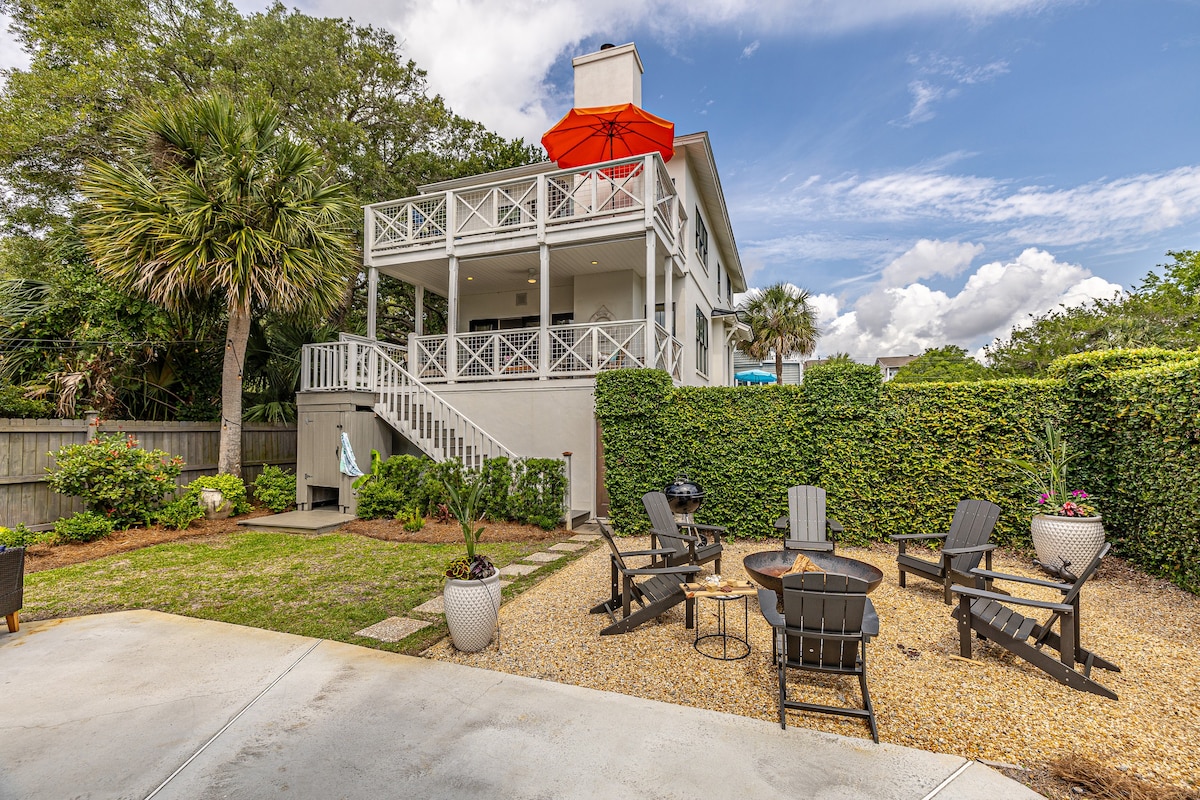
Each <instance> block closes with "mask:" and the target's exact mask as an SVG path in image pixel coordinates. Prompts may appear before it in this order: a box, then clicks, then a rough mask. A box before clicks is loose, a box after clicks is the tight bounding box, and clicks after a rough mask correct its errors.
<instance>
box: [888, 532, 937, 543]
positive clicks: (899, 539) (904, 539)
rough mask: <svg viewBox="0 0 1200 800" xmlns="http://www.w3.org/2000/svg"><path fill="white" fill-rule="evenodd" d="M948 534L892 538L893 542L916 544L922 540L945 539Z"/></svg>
mask: <svg viewBox="0 0 1200 800" xmlns="http://www.w3.org/2000/svg"><path fill="white" fill-rule="evenodd" d="M947 536H949V534H947V533H902V534H899V535H898V536H893V537H891V539H892V541H893V542H915V541H918V540H920V539H945V538H946V537H947Z"/></svg>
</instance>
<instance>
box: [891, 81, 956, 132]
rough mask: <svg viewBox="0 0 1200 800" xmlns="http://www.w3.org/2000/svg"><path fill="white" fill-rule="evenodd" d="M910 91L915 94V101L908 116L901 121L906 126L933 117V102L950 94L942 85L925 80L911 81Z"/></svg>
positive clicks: (926, 120)
mask: <svg viewBox="0 0 1200 800" xmlns="http://www.w3.org/2000/svg"><path fill="white" fill-rule="evenodd" d="M908 91H909V93H910V94H912V96H913V103H912V108H910V109H909V110H908V116H907V117H905V118H904V122H902V123H900V124H901V125H903V126H905V127H909V126H912V125H916V124H917V123H919V122H928V121H929V120H931V119H933V104H934V103H936V102H937V101H939V100H941V99H942V98H943V97H946V96H948V94H947V92H946V90H945V89H943V88H942V87H940V86H934V85H932V84H929V83H926V82H925V81H910V82H909V84H908Z"/></svg>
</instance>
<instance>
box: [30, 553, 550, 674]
mask: <svg viewBox="0 0 1200 800" xmlns="http://www.w3.org/2000/svg"><path fill="white" fill-rule="evenodd" d="M547 544H548V543H547V542H529V543H522V542H491V543H487V546H486V548H485V551H484V552H485V553H486V555H488V556H489V557H490V558H491V559H492V560H493V561H494V562H495V564H496V566H497V567H500V566H504V565H505V564H508V563H510V562H512V561H515V560H518V559H520V558H521V557H523V556H525V555H528V554H529V553H533V552H536V551H538V550H541V549H543V548H545V547H546V546H547ZM462 549H463V546H462V544H461V543H458V544H412V543H407V542H404V543H400V542H384V541H379V540H377V539H370V538H367V537H363V536H354V535H349V534H339V533H332V534H327V535H324V536H297V535H295V534H286V533H239V534H231V535H230V536H228V537H226V538H223V539H221V540H219V541H216V542H175V543H171V544H161V545H155V546H153V547H146V548H143V549H141V550H134V551H131V552H128V553H120V554H117V555H112V556H108V557H106V558H101V559H97V560H95V561H88V562H85V563H82V564H75V565H72V566H68V567H61V568H59V569H52V570H45V571H43V572H36V573H33V574H30V575H27V576H26V577H25V608H24V610H23V611H22V617H23V618H24V619H28V620H36V619H47V618H56V617H73V616H80V615H83V614H97V613H102V612H107V611H122V610H129V609H138V608H147V609H153V610H156V611H164V612H167V613H171V614H182V615H184V616H189V617H199V618H201V619H212V620H218V621H221V622H231V623H234V624H237V625H249V626H252V627H255V628H265V629H267V630H273V631H282V632H284V633H295V634H299V635H301V636H313V637H317V638H321V639H331V640H334V641H339V642H348V643H350V644H357V645H365V646H368V647H374V648H376V649H380V650H390V651H392V652H397V653H416V652H419V651H420V650H423V649H424V648H425V647H427V646H428V645H429V644H430V643H431V642H433V641H434V640H436V639H438V638H440V637H441V636H444V635H445V634H446V625H445V622H444V621H439V622H436V623H435V624H434V625H432V626H430V627H429V628H426V629H425V630H423V631H419V632H418V633H416V634H413V635H412V636H410V637H408V638H406V639H404V640H402V641H400V642H395V643H388V642H380V641H379V640H377V639H369V638H365V637H361V636H355V635H354V632H355V631H357V630H362V629H363V628H365V627H367V626H369V625H373V624H375V623H376V622H379V621H380V620H382V619H385V618H387V617H395V616H405V615H407V614H408V612H409V611H410V610H411V609H412V608H413V607H415V606H418V605H420V604H421V603H423V602H425V601H426V600H429V599H430V598H432V597H434V596H436V595H437V594H439V593H440V592H441V589H442V584H443V582H444V576H443V570H444V569H445V566H446V563H447V562H448V561H450V559H451V558H453V557H454V556H457V555H460V554H461V553H462ZM563 560H564V561H565V560H566V559H563ZM554 566H557V562H556V564H555V565H554ZM514 588H517V587H509V589H514Z"/></svg>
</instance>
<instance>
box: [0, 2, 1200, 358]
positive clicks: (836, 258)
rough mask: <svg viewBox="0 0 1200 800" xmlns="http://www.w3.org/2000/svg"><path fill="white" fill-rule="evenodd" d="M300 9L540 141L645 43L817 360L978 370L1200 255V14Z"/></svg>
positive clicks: (1040, 6)
mask: <svg viewBox="0 0 1200 800" xmlns="http://www.w3.org/2000/svg"><path fill="white" fill-rule="evenodd" d="M238 5H239V7H241V8H242V9H243V10H244V11H250V10H258V9H261V8H263V7H264V6H265V5H266V4H265V3H263V2H255V0H238ZM296 5H298V7H300V8H301V9H302V10H304V11H306V12H309V13H315V14H324V15H330V16H343V15H352V16H353V17H354V18H355V19H356V20H358V21H360V22H367V23H371V24H375V25H380V26H384V27H387V28H389V29H390V30H392V31H393V32H395V33H396V34H397V36H398V38H399V39H400V40H401V42H402V43H403V49H404V52H405V54H406V55H408V56H410V57H412V58H414V59H416V61H417V63H418V64H419V65H421V66H422V67H424V68H425V69H426V70H427V71H428V72H429V81H430V85H431V87H432V88H433V89H434V90H435V91H437V92H440V93H441V94H442V95H443V96H445V97H446V99H447V100H448V101H449V102H450V104H451V106H452V107H453V108H454V109H455V110H456V111H458V112H459V113H461V114H463V115H465V116H469V117H472V118H474V119H478V120H480V121H482V122H484V123H485V124H487V125H489V126H490V127H492V128H494V129H496V130H498V131H500V132H502V133H504V134H506V135H512V136H516V135H520V136H524V137H526V138H527V139H528V140H530V141H536V140H537V139H538V138H539V137H540V135H541V133H542V131H544V130H545V129H546V128H547V127H548V126H549V125H550V124H552V123H553V122H554V121H555V120H557V119H558V118H559V117H560V116H561V115H562V114H563V113H565V112H566V110H567V109H568V108H569V107H570V105H571V92H572V82H571V67H570V60H571V58H572V57H573V56H576V55H580V54H583V53H586V52H591V51H593V50H595V49H596V48H597V47H598V46H599V45H600V44H601V43H602V42H605V41H611V42H614V43H618V44H620V43H624V42H627V41H634V42H636V43H637V46H638V50H639V52H640V54H641V56H642V61H643V63H644V64H645V67H646V74H645V76H644V78H643V98H644V103H643V104H644V105H645V107H646V108H647V109H648V110H650V111H652V112H654V113H656V114H659V115H660V116H664V117H666V118H667V119H670V120H672V121H674V122H675V124H676V130H677V132H679V133H690V132H694V131H698V130H707V131H708V132H709V134H710V136H711V139H712V144H713V149H714V152H715V154H716V158H717V164H718V167H719V169H720V173H721V178H722V183H723V186H724V190H725V194H726V199H727V202H728V205H729V210H730V215H731V217H732V219H733V223H734V231H735V235H736V236H737V241H738V246H739V250H740V252H741V256H742V261H743V265H744V267H745V269H746V271H747V273H748V278H749V281H750V284H751V285H752V286H763V285H766V284H768V283H771V282H774V281H780V280H783V281H789V282H791V283H793V284H796V285H798V286H801V287H804V288H805V289H807V290H809V291H810V292H811V293H812V295H813V297H814V303H815V305H816V306H817V308H818V309H819V311H820V316H821V324H822V327H823V329H824V331H825V334H824V336H823V337H822V340H821V342H820V344H819V345H818V353H821V354H829V353H833V352H841V351H845V352H850V353H851V354H852V355H853V356H855V357H856V358H859V359H861V360H871V359H873V358H875V357H876V356H880V355H893V354H904V353H919V352H921V351H922V350H923V349H924V348H926V347H934V346H940V345H943V344H958V345H961V346H963V347H966V348H968V349H969V350H971V351H972V352H978V349H979V348H980V347H981V346H982V345H984V344H986V343H988V342H990V341H992V339H993V338H995V337H996V336H1004V335H1006V334H1007V333H1008V331H1009V330H1010V329H1011V327H1012V325H1013V324H1014V323H1019V322H1021V321H1022V320H1026V319H1028V315H1029V314H1039V313H1043V312H1045V311H1047V310H1049V309H1051V308H1054V307H1055V306H1056V305H1058V304H1060V303H1067V304H1072V303H1078V302H1083V301H1085V300H1086V299H1088V298H1090V297H1107V296H1110V295H1111V294H1112V293H1113V292H1115V291H1117V290H1119V289H1122V288H1129V287H1130V286H1131V285H1135V284H1136V283H1137V282H1138V281H1139V280H1140V279H1141V277H1142V276H1143V275H1144V274H1145V273H1146V272H1147V271H1148V270H1150V269H1152V268H1153V267H1154V266H1155V265H1156V264H1159V263H1162V262H1163V261H1165V260H1166V258H1165V252H1166V251H1167V250H1168V249H1189V248H1191V249H1195V248H1200V148H1198V147H1197V142H1198V141H1200V102H1197V99H1198V98H1200V0H1139V1H1138V2H1112V1H1107V2H1104V1H1096V2H1087V1H1085V0H1064V1H1061V2H1057V1H1056V0H854V2H849V1H848V0H843V2H833V1H832V0H792V1H791V2H786V1H785V0H778V1H777V2H762V3H737V2H732V1H731V0H716V1H714V2H707V1H706V0H646V2H607V3H599V2H593V1H592V0H505V2H497V1H496V0H436V2H386V1H385V2H380V1H379V0H337V2H334V0H301V1H300V2H298V3H296ZM2 50H3V49H2V48H0V58H3V57H4V53H3V52H2Z"/></svg>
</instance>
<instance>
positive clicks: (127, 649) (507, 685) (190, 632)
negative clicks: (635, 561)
mask: <svg viewBox="0 0 1200 800" xmlns="http://www.w3.org/2000/svg"><path fill="white" fill-rule="evenodd" d="M0 692H2V695H3V698H4V699H3V709H4V713H3V715H2V716H0V752H3V753H4V766H3V769H2V770H0V798H2V799H3V800H9V799H10V798H11V800H17V799H18V798H20V800H36V799H37V798H46V800H59V798H64V797H87V798H152V797H153V798H162V799H163V800H166V798H217V797H255V798H261V797H274V796H287V797H296V798H322V800H324V799H325V798H379V797H422V798H471V797H506V798H510V797H531V798H532V797H587V798H590V797H595V798H614V797H635V796H644V797H656V798H667V797H678V798H684V797H688V798H691V797H737V798H777V797H784V796H788V797H814V798H868V797H869V798H912V799H913V800H919V799H920V798H933V797H937V798H940V799H941V800H951V799H952V798H953V799H954V800H975V799H978V800H982V799H983V798H1000V799H1004V798H1013V799H1014V800H1016V799H1017V798H1034V797H1038V796H1039V795H1037V794H1035V793H1033V792H1032V791H1030V790H1029V789H1027V788H1025V787H1024V786H1021V785H1020V784H1017V783H1015V782H1013V781H1010V780H1009V779H1007V778H1005V777H1003V776H1002V775H1000V774H999V773H997V772H995V771H993V770H991V769H989V768H988V767H985V766H983V765H981V764H978V763H976V762H972V761H968V760H965V759H962V758H959V757H956V756H948V755H938V754H934V753H927V752H924V751H920V750H914V749H910V748H905V747H899V746H895V745H887V744H883V745H874V744H871V743H869V742H864V741H862V740H859V739H850V738H843V737H841V736H836V735H832V734H826V733H818V732H814V731H809V730H805V729H803V728H799V727H791V728H788V730H786V731H784V730H780V728H779V726H778V725H775V724H771V723H767V722H763V721H759V720H752V719H747V718H745V717H739V716H735V715H731V714H723V713H718V712H714V711H707V710H701V709H693V708H687V707H683V706H677V705H671V704H666V703H659V702H654V701H650V700H642V699H638V698H634V697H629V696H625V695H620V694H614V693H609V692H602V691H596V690H593V689H584V688H580V687H576V686H567V685H563V684H558V683H551V682H547V681H539V680H534V679H531V678H524V677H518V676H513V675H506V674H502V673H497V672H490V671H486V670H480V669H474V668H470V667H463V666H459V665H455V664H447V663H440V662H435V661H429V660H425V659H419V658H411V657H407V656H400V655H395V654H392V653H386V652H380V651H376V650H370V649H366V648H361V647H355V646H352V645H346V644H340V643H336V642H330V641H324V640H319V639H311V638H305V637H300V636H293V635H290V634H283V633H275V632H272V631H265V630H259V629H255V628H246V627H240V626H235V625H228V624H225V623H219V622H208V621H203V620H196V619H191V618H187V617H177V616H171V615H167V614H161V613H158V612H152V611H127V612H120V613H115V614H103V615H96V616H89V617H78V618H73V619H65V620H47V621H42V622H30V623H26V624H25V625H23V626H22V627H21V630H20V632H19V633H16V634H10V635H4V636H0Z"/></svg>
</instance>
